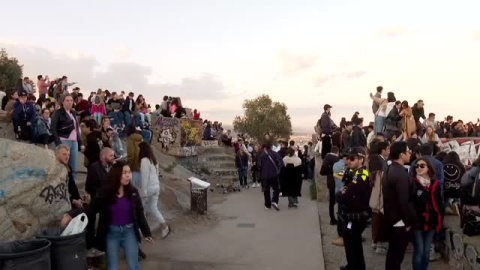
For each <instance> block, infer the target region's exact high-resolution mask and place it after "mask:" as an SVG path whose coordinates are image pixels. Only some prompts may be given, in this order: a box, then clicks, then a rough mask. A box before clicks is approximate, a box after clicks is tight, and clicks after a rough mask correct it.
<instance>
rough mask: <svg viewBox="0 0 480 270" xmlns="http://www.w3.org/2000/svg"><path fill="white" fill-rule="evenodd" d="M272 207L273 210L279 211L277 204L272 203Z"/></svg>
mask: <svg viewBox="0 0 480 270" xmlns="http://www.w3.org/2000/svg"><path fill="white" fill-rule="evenodd" d="M272 206H273V208H275V210H277V211H280V207H278V204H276V203H272Z"/></svg>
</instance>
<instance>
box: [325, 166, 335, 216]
mask: <svg viewBox="0 0 480 270" xmlns="http://www.w3.org/2000/svg"><path fill="white" fill-rule="evenodd" d="M332 182H333V183H332ZM327 188H328V197H329V201H328V214H329V216H330V220H334V219H335V203H336V200H335V179H334V178H333V175H327Z"/></svg>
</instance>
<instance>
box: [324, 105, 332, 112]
mask: <svg viewBox="0 0 480 270" xmlns="http://www.w3.org/2000/svg"><path fill="white" fill-rule="evenodd" d="M329 108H333V107H332V106H330V105H329V104H325V106H323V110H324V111H326V110H327V109H329Z"/></svg>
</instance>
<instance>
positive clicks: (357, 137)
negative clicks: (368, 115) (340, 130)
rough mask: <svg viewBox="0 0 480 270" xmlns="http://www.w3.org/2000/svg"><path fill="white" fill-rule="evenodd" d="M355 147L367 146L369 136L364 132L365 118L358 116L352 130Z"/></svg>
mask: <svg viewBox="0 0 480 270" xmlns="http://www.w3.org/2000/svg"><path fill="white" fill-rule="evenodd" d="M352 141H353V144H352V146H353V147H367V137H365V133H363V118H357V119H356V120H355V123H353V130H352Z"/></svg>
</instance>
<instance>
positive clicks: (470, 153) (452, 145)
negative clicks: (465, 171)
mask: <svg viewBox="0 0 480 270" xmlns="http://www.w3.org/2000/svg"><path fill="white" fill-rule="evenodd" d="M479 147H480V138H456V139H449V140H447V139H444V140H442V146H441V147H440V149H441V151H444V152H447V153H448V152H450V151H455V152H457V154H458V155H459V156H460V160H461V161H462V163H463V164H465V165H471V164H472V163H473V162H474V161H475V160H476V159H477V157H478V155H479V154H480V149H479Z"/></svg>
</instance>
